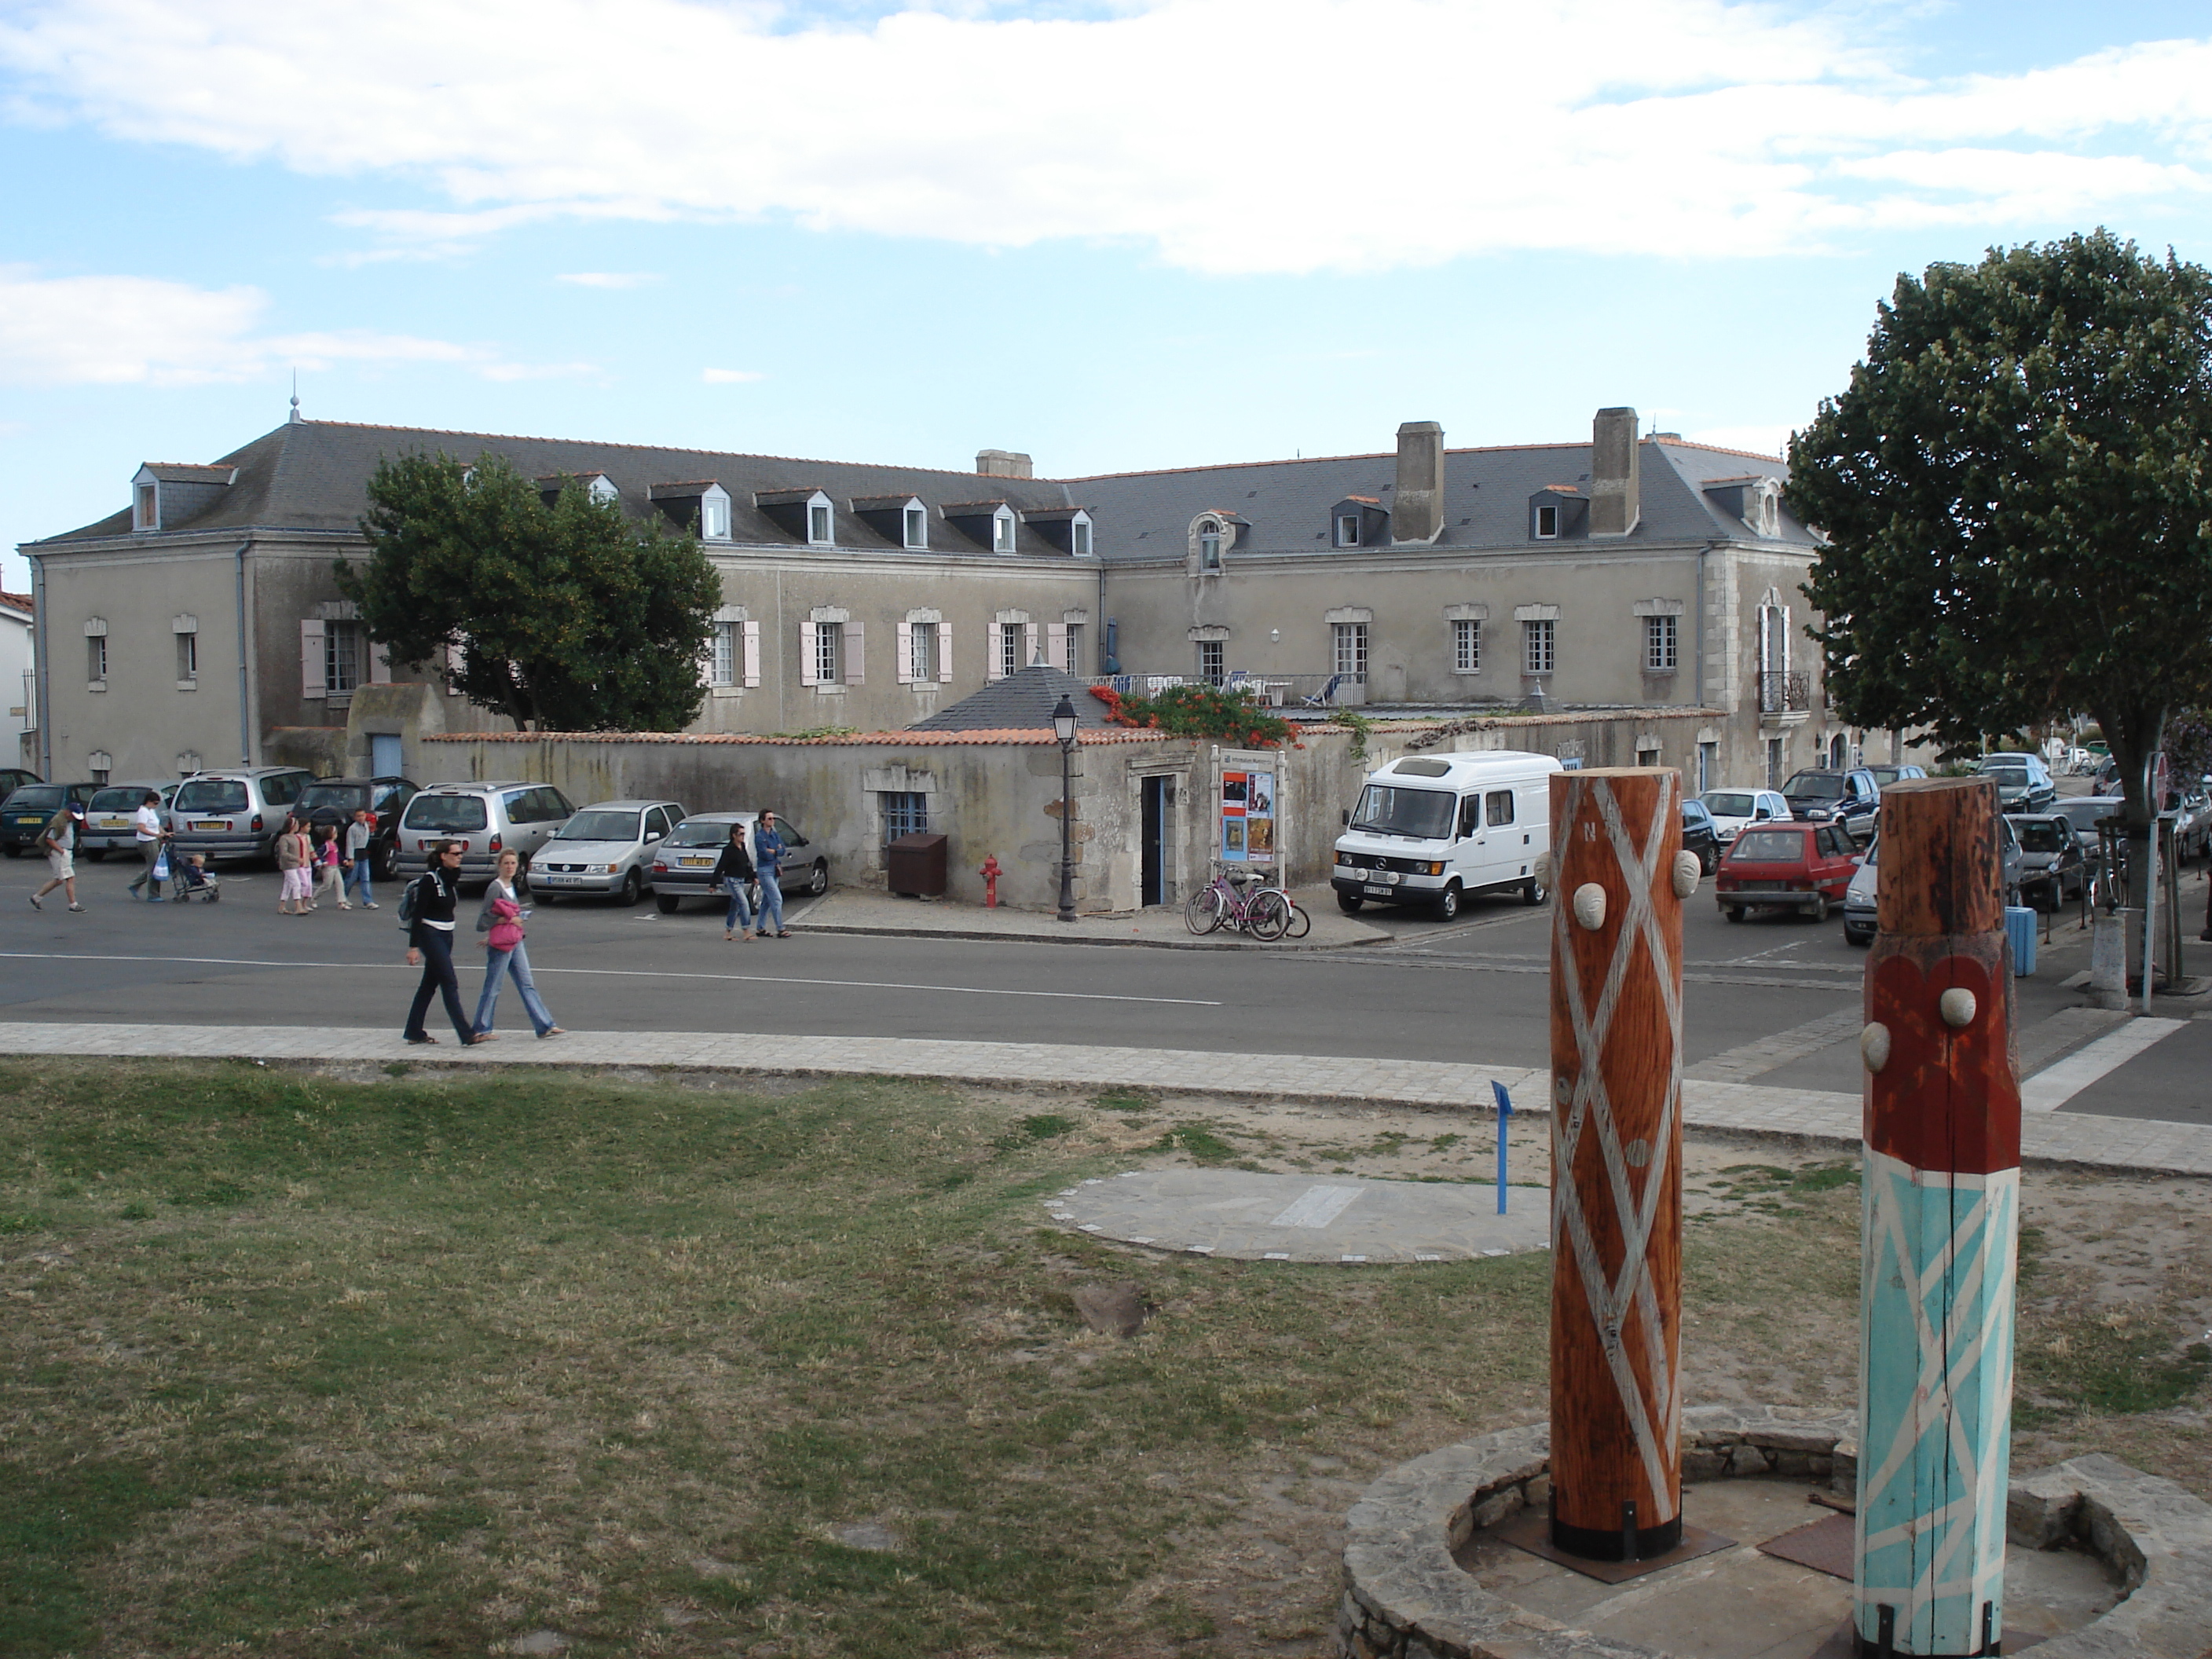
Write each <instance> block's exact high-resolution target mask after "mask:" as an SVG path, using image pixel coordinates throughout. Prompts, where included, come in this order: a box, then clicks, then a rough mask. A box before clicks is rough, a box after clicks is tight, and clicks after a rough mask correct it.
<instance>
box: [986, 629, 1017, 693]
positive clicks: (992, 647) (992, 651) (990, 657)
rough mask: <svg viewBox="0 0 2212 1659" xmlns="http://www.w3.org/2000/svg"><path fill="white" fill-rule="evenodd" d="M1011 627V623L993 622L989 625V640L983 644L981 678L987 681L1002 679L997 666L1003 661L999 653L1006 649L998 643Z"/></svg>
mask: <svg viewBox="0 0 2212 1659" xmlns="http://www.w3.org/2000/svg"><path fill="white" fill-rule="evenodd" d="M1012 626H1013V624H1012V623H995V622H994V623H992V624H991V635H990V638H989V639H988V640H987V641H986V642H985V646H986V648H985V651H984V654H983V678H985V679H987V680H995V679H1000V678H1004V677H1003V676H1002V675H1001V674H1000V672H999V665H1000V662H1001V661H1003V660H1004V659H1002V658H1001V657H1000V654H999V653H1000V652H1002V651H1004V650H1005V649H1006V647H1005V645H1003V644H1002V643H1000V637H1001V635H1004V634H1005V632H1006V629H1009V628H1011V627H1012Z"/></svg>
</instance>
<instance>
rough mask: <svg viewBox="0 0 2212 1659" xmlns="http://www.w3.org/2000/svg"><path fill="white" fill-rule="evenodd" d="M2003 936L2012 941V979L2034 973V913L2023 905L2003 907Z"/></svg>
mask: <svg viewBox="0 0 2212 1659" xmlns="http://www.w3.org/2000/svg"><path fill="white" fill-rule="evenodd" d="M2005 935H2006V937H2007V938H2008V939H2011V940H2012V971H2013V975H2014V977H2015V978H2024V977H2025V976H2026V975H2029V974H2032V973H2033V972H2034V971H2035V912H2034V910H2033V908H2030V907H2029V906H2027V905H2025V904H2008V905H2006V906H2005Z"/></svg>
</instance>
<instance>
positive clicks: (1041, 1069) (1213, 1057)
mask: <svg viewBox="0 0 2212 1659" xmlns="http://www.w3.org/2000/svg"><path fill="white" fill-rule="evenodd" d="M0 1054H67V1055H100V1056H113V1057H118V1058H131V1059H178V1058H198V1059H240V1060H295V1061H303V1060H304V1061H355V1062H368V1063H382V1062H388V1061H392V1060H412V1061H415V1062H416V1063H417V1064H426V1063H430V1062H436V1063H439V1064H443V1065H452V1066H515V1065H520V1066H641V1067H653V1068H661V1069H672V1070H687V1071H727V1072H765V1073H797V1074H800V1075H818V1076H832V1077H852V1076H892V1077H927V1078H941V1079H945V1080H946V1081H948V1082H960V1083H979V1084H987V1085H1006V1084H1012V1085H1036V1086H1041V1087H1048V1088H1058V1087H1066V1086H1069V1085H1076V1086H1079V1087H1084V1088H1132V1089H1146V1090H1154V1091H1161V1092H1164V1093H1182V1094H1211V1095H1224V1096H1229V1097H1242V1098H1261V1099H1268V1100H1332V1101H1346V1102H1352V1103H1361V1104H1371V1105H1388V1106H1412V1107H1417V1108H1422V1109H1430V1110H1435V1111H1443V1112H1461V1113H1470V1114H1474V1115H1479V1116H1484V1117H1487V1116H1489V1115H1491V1114H1492V1112H1493V1111H1494V1109H1495V1108H1494V1106H1493V1105H1492V1099H1491V1093H1490V1085H1491V1083H1492V1080H1493V1079H1494V1080H1495V1081H1497V1082H1499V1083H1502V1084H1504V1085H1505V1086H1506V1088H1507V1089H1508V1090H1509V1091H1511V1093H1512V1096H1513V1097H1514V1101H1515V1103H1516V1109H1526V1110H1528V1112H1530V1113H1532V1114H1541V1113H1543V1112H1544V1111H1545V1109H1546V1108H1547V1104H1548V1102H1547V1099H1546V1090H1547V1084H1548V1081H1549V1074H1548V1073H1547V1072H1544V1071H1541V1070H1533V1069H1530V1068H1528V1067H1526V1066H1481V1065H1455V1064H1449V1063H1446V1062H1443V1061H1437V1060H1362V1059H1349V1060H1347V1059H1340V1058H1332V1057H1326V1056H1320V1055H1309V1054H1223V1053H1217V1052H1212V1051H1204V1052H1193V1051H1185V1050H1178V1049H1160V1048H1107V1047H1103V1046H1092V1045H1088V1044H1067V1043H1048V1042H940V1041H934V1040H931V1039H927V1038H921V1037H854V1036H759V1035H754V1034H750V1033H729V1032H719V1031H655V1032H638V1033H626V1032H625V1033H615V1032H589V1031H584V1032H575V1033H572V1034H571V1035H569V1036H563V1037H560V1038H556V1040H554V1041H553V1042H537V1041H533V1040H529V1039H517V1038H513V1037H510V1038H507V1040H505V1041H503V1042H495V1043H488V1044H485V1045H483V1046H481V1047H477V1048H459V1047H458V1046H456V1045H455V1044H453V1043H450V1042H448V1043H444V1044H441V1045H438V1046H435V1047H429V1048H416V1047H413V1046H410V1044H408V1043H406V1042H403V1041H402V1040H401V1039H400V1037H399V1036H398V1034H397V1033H396V1032H392V1031H389V1030H358V1029H353V1030H344V1029H331V1028H329V1027H318V1026H257V1025H210V1026H195V1025H101V1024H30V1023H28V1022H26V1023H23V1024H9V1023H7V1022H4V1021H0ZM1682 1121H1683V1122H1684V1123H1685V1124H1686V1126H1688V1127H1691V1128H1699V1129H1723V1130H1730V1131H1735V1132H1739V1133H1747V1134H1762V1135H1781V1136H1785V1137H1789V1138H1792V1139H1804V1140H1814V1141H1825V1142H1831V1143H1835V1144H1838V1145H1842V1146H1857V1145H1858V1144H1859V1138H1860V1137H1859V1130H1860V1121H1859V1101H1858V1097H1857V1096H1856V1095H1845V1094H1828V1093H1819V1092H1815V1091H1810V1090H1792V1089H1774V1088H1766V1087H1763V1086H1761V1085H1759V1084H1756V1083H1709V1082H1687V1083H1685V1084H1684V1085H1682ZM2021 1152H2022V1161H2023V1162H2024V1163H2027V1164H2043V1165H2058V1166H2067V1165H2071V1166H2075V1167H2079V1168H2083V1169H2093V1170H2130V1171H2138V1172H2142V1173H2145V1174H2153V1175H2201V1176H2212V1127H2203V1126H2199V1125H2195V1124H2187V1123H2161V1122H2157V1121H2150V1120H2144V1119H2136V1118H2113V1117H2103V1116H2094V1115H2088V1114H2076V1113H2067V1112H2038V1113H2031V1114H2029V1115H2028V1116H2027V1121H2026V1122H2025V1124H2024V1125H2023V1127H2022V1147H2021Z"/></svg>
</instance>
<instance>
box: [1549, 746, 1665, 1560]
mask: <svg viewBox="0 0 2212 1659" xmlns="http://www.w3.org/2000/svg"><path fill="white" fill-rule="evenodd" d="M1680 787H1681V784H1680V775H1678V774H1676V773H1674V772H1672V771H1666V770H1662V769H1656V768H1645V767H1638V768H1634V769H1628V768H1620V769H1603V770H1595V771H1587V772H1561V773H1557V774H1554V775H1553V778H1552V849H1553V851H1552V860H1553V890H1554V891H1555V892H1557V893H1558V895H1559V902H1558V906H1557V909H1556V914H1555V915H1554V918H1553V931H1552V1101H1553V1113H1552V1250H1553V1263H1552V1535H1551V1541H1552V1544H1553V1547H1555V1548H1558V1549H1560V1550H1563V1551H1565V1552H1567V1553H1571V1554H1575V1555H1578V1556H1581V1557H1583V1559H1589V1560H1598V1561H1621V1560H1630V1561H1635V1560H1643V1559H1648V1558H1650V1557H1651V1556H1655V1555H1662V1554H1664V1553H1667V1552H1668V1550H1671V1549H1673V1548H1674V1546H1675V1545H1676V1544H1677V1543H1679V1542H1680V1540H1681V1535H1682V1460H1681V1418H1682V1388H1681V1368H1680V1358H1681V1327H1682V1319H1681V1314H1682V1160H1681V1146H1682V1126H1681V1110H1680V1106H1681V1093H1682V1057H1681V1047H1682V901H1683V899H1684V898H1686V896H1689V895H1690V894H1692V893H1694V892H1695V891H1696V890H1697V885H1698V872H1697V862H1698V861H1697V857H1696V855H1695V854H1685V853H1683V852H1682V851H1681V842H1682V829H1681V810H1680V793H1679V792H1680Z"/></svg>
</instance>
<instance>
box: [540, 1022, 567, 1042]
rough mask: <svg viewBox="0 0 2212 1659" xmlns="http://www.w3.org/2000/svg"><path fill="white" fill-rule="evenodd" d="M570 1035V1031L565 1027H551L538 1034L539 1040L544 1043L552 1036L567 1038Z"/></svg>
mask: <svg viewBox="0 0 2212 1659" xmlns="http://www.w3.org/2000/svg"><path fill="white" fill-rule="evenodd" d="M550 1036H568V1029H567V1028H566V1027H565V1026H561V1025H549V1026H547V1027H546V1028H545V1029H544V1030H542V1031H540V1032H539V1033H538V1040H539V1041H540V1042H543V1041H544V1039H545V1038H547V1037H550Z"/></svg>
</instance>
